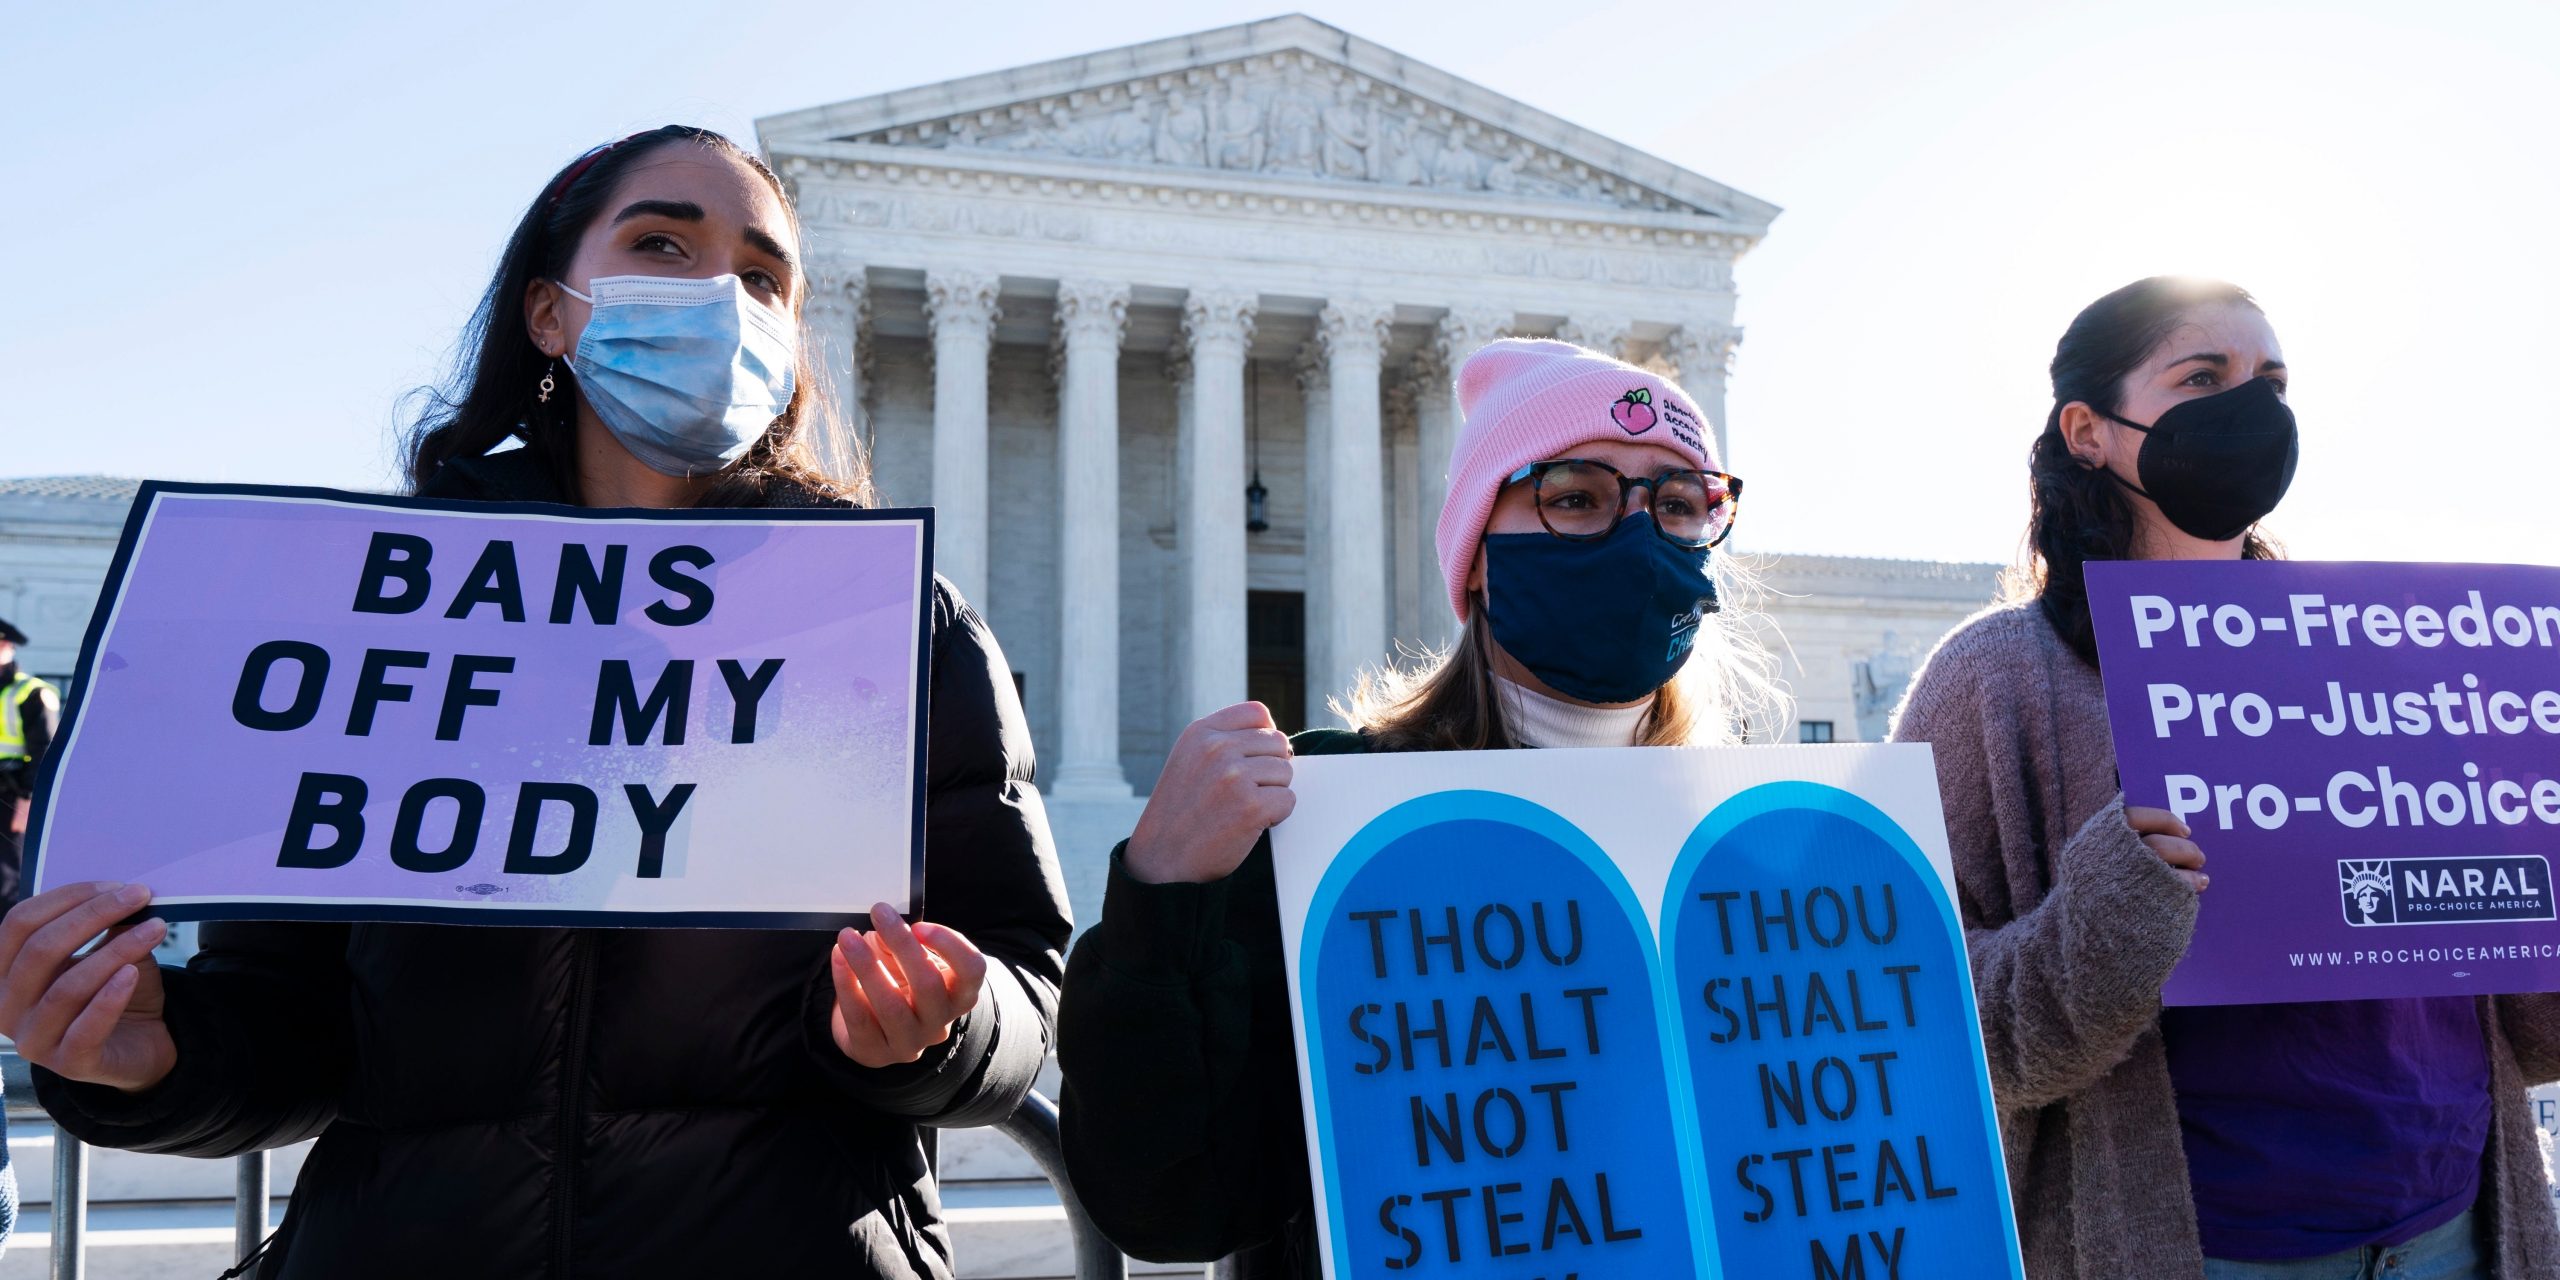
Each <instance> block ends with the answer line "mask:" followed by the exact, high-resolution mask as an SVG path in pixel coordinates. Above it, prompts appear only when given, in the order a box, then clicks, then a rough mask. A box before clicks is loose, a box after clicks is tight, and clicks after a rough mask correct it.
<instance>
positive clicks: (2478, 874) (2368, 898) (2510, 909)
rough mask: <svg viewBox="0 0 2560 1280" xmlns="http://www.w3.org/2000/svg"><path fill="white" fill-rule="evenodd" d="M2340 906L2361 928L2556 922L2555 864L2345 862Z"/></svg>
mask: <svg viewBox="0 0 2560 1280" xmlns="http://www.w3.org/2000/svg"><path fill="white" fill-rule="evenodd" d="M2338 900H2339V906H2340V908H2341V909H2342V910H2343V911H2344V912H2345V914H2346V917H2347V923H2348V924H2351V925H2355V926H2358V927H2359V928H2361V927H2363V926H2366V925H2386V924H2494V923H2497V922H2499V921H2505V920H2549V919H2552V918H2554V917H2553V914H2552V900H2551V864H2550V863H2549V862H2548V861H2546V860H2545V859H2542V858H2539V857H2534V856H2518V857H2495V858H2375V859H2371V860H2367V861H2350V860H2341V861H2340V862H2339V863H2338Z"/></svg>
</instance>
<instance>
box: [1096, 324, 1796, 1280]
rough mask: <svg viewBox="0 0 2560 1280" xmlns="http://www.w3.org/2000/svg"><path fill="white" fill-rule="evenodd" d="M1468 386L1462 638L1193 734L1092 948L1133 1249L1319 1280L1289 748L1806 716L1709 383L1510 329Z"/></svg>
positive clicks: (1472, 740) (1737, 731) (1100, 1050)
mask: <svg viewBox="0 0 2560 1280" xmlns="http://www.w3.org/2000/svg"><path fill="white" fill-rule="evenodd" d="M1458 402H1459V406H1460V408H1461V409H1462V410H1463V412H1464V415H1465V417H1464V421H1463V423H1462V424H1461V426H1460V428H1459V432H1458V438H1457V441H1456V447H1455V448H1454V450H1453V451H1452V454H1451V457H1450V458H1449V463H1448V465H1449V488H1448V499H1447V502H1446V505H1445V508H1444V511H1443V513H1442V515H1441V517H1440V524H1439V529H1438V539H1437V541H1438V548H1439V553H1440V566H1441V571H1442V574H1443V576H1444V577H1445V579H1446V582H1447V585H1448V597H1447V598H1448V601H1449V606H1450V608H1451V609H1452V610H1453V611H1455V613H1456V614H1457V617H1458V619H1459V621H1460V623H1461V626H1460V628H1459V634H1458V639H1457V640H1456V642H1455V643H1454V644H1453V645H1452V646H1451V647H1450V649H1449V651H1448V652H1447V653H1445V654H1443V655H1440V656H1438V657H1437V658H1436V659H1434V660H1433V661H1431V662H1430V663H1428V664H1427V665H1426V666H1425V667H1424V668H1423V669H1421V670H1419V671H1411V672H1400V673H1392V674H1381V675H1374V676H1372V677H1370V678H1369V679H1368V680H1367V681H1365V682H1364V683H1363V684H1362V686H1361V687H1360V688H1358V689H1356V690H1353V691H1352V692H1351V696H1350V698H1349V699H1348V705H1347V706H1345V707H1343V708H1341V709H1342V711H1343V713H1344V716H1345V718H1346V719H1347V720H1348V721H1349V722H1350V723H1351V724H1352V725H1353V726H1354V727H1352V728H1350V729H1317V730H1311V731H1308V732H1305V733H1300V734H1298V735H1296V736H1295V737H1287V736H1284V735H1283V734H1282V733H1281V732H1280V730H1279V728H1278V726H1276V725H1274V724H1273V722H1272V718H1271V713H1270V712H1269V711H1268V710H1267V709H1266V708H1264V707H1263V706H1262V705H1260V704H1259V703H1245V704H1242V705H1240V706H1234V707H1229V708H1227V709H1225V710H1223V711H1218V712H1215V713H1212V714H1211V715H1209V716H1206V717H1204V718H1202V719H1201V720H1199V721H1197V722H1195V723H1194V724H1192V725H1191V726H1190V728H1188V729H1187V730H1185V731H1184V732H1183V734H1182V736H1181V738H1180V739H1179V740H1178V741H1177V742H1176V743H1175V744H1174V747H1173V751H1172V753H1171V755H1170V756H1169V758H1168V759H1167V760H1166V761H1165V766H1164V772H1163V774H1162V775H1161V776H1160V777H1159V778H1157V780H1156V786H1155V790H1154V791H1153V793H1151V794H1150V795H1149V796H1148V799H1147V806H1146V811H1145V813H1144V815H1143V816H1141V817H1140V819H1139V821H1138V828H1137V831H1136V833H1135V834H1133V835H1131V836H1130V837H1129V839H1128V841H1127V842H1126V843H1124V844H1122V845H1121V846H1120V848H1118V849H1117V850H1114V851H1113V853H1112V856H1111V867H1110V872H1109V876H1110V878H1109V887H1108V888H1107V889H1106V891H1105V898H1104V901H1103V910H1102V920H1101V922H1100V923H1099V924H1097V925H1095V926H1094V928H1093V930H1092V931H1091V932H1089V933H1087V934H1086V935H1085V936H1084V939H1083V941H1081V942H1079V943H1078V944H1077V946H1076V951H1075V955H1074V957H1073V958H1072V960H1071V962H1070V963H1069V965H1068V977H1067V987H1068V993H1069V994H1068V998H1067V1002H1066V1005H1065V1007H1064V1010H1063V1012H1062V1015H1061V1016H1062V1021H1061V1023H1060V1025H1059V1045H1058V1055H1059V1065H1060V1067H1061V1068H1062V1071H1063V1074H1064V1078H1065V1089H1066V1095H1065V1100H1064V1103H1063V1105H1062V1108H1061V1118H1062V1123H1063V1124H1064V1126H1065V1130H1066V1135H1065V1136H1066V1151H1067V1163H1068V1167H1069V1170H1070V1172H1071V1173H1072V1174H1073V1176H1074V1181H1075V1186H1076V1190H1077V1192H1078V1194H1079V1195H1080V1196H1081V1197H1082V1198H1083V1201H1084V1204H1085V1206H1086V1208H1087V1209H1089V1210H1090V1211H1091V1212H1092V1213H1093V1215H1094V1217H1095V1219H1096V1220H1097V1221H1098V1222H1099V1223H1100V1224H1101V1226H1102V1228H1103V1230H1104V1231H1105V1232H1106V1233H1107V1234H1109V1235H1110V1237H1111V1238H1112V1240H1113V1241H1114V1242H1115V1243H1117V1244H1119V1245H1120V1247H1121V1248H1123V1249H1125V1250H1127V1251H1128V1252H1130V1253H1132V1254H1136V1255H1138V1256H1140V1257H1144V1258H1150V1259H1160V1260H1165V1261H1197V1260H1206V1259H1212V1258H1218V1257H1223V1256H1225V1255H1227V1254H1230V1253H1235V1252H1238V1251H1245V1250H1250V1251H1251V1253H1250V1256H1249V1258H1248V1260H1247V1261H1246V1262H1245V1263H1244V1274H1245V1275H1246V1276H1249V1277H1256V1278H1257V1280H1258V1278H1260V1277H1266V1276H1271V1277H1288V1278H1293V1280H1294V1278H1300V1277H1304V1278H1307V1280H1312V1278H1313V1277H1315V1276H1317V1275H1319V1274H1321V1269H1320V1267H1319V1265H1318V1260H1317V1256H1316V1251H1315V1247H1314V1239H1315V1237H1314V1221H1313V1218H1312V1217H1311V1215H1310V1207H1311V1199H1312V1194H1311V1190H1310V1186H1309V1182H1308V1178H1307V1157H1306V1146H1305V1143H1306V1138H1305V1133H1304V1130H1303V1128H1302V1126H1301V1121H1300V1118H1299V1110H1298V1105H1299V1104H1298V1083H1297V1072H1296V1054H1295V1050H1294V1048H1293V1046H1292V1041H1291V1035H1290V1028H1289V1013H1288V1006H1289V999H1288V993H1287V991H1286V987H1285V977H1284V975H1283V971H1282V963H1281V953H1280V927H1279V917H1278V914H1277V906H1276V902H1275V898H1274V893H1273V887H1272V876H1271V853H1270V843H1269V841H1268V840H1267V839H1265V838H1264V832H1265V831H1266V830H1267V829H1268V828H1270V827H1271V826H1273V825H1274V824H1276V823H1278V822H1279V821H1280V820H1281V819H1283V818H1286V817H1287V816H1289V812H1290V809H1291V807H1292V805H1293V803H1294V798H1293V796H1292V794H1291V792H1290V790H1289V779H1290V760H1291V758H1292V757H1294V756H1297V755H1352V754H1361V753H1366V752H1372V751H1446V750H1485V749H1501V748H1535V747H1628V746H1676V745H1688V744H1713V743H1730V742H1735V741H1738V740H1740V738H1741V736H1742V734H1743V731H1744V729H1745V728H1746V727H1747V726H1751V725H1770V724H1778V723H1783V722H1785V720H1786V719H1787V718H1788V717H1787V715H1786V713H1785V709H1784V701H1785V700H1784V699H1783V698H1782V697H1781V696H1780V695H1779V694H1778V692H1777V691H1776V689H1775V688H1774V687H1773V686H1772V685H1771V683H1770V681H1769V678H1768V674H1767V671H1768V668H1767V665H1766V662H1767V659H1766V657H1765V655H1763V654H1762V653H1761V652H1760V651H1759V650H1757V649H1756V648H1754V647H1752V646H1750V645H1748V644H1747V643H1743V642H1740V641H1738V639H1737V637H1736V635H1735V630H1736V621H1737V619H1736V617H1735V612H1734V610H1733V608H1732V597H1733V595H1734V592H1733V591H1732V590H1730V587H1731V585H1732V583H1733V580H1734V575H1733V572H1732V569H1731V567H1730V564H1729V562H1728V561H1727V560H1726V559H1724V558H1723V556H1722V553H1721V552H1720V551H1719V550H1718V548H1720V547H1722V546H1723V545H1724V541H1725V538H1726V537H1727V536H1728V535H1729V534H1731V533H1732V531H1733V522H1734V517H1735V514H1736V512H1737V510H1738V507H1739V502H1740V498H1741V493H1742V482H1741V481H1740V480H1737V479H1735V478H1734V477H1732V476H1731V475H1728V474H1726V473H1725V472H1724V470H1723V468H1722V466H1721V465H1720V464H1719V463H1718V461H1717V459H1716V457H1715V452H1714V448H1715V437H1714V433H1713V431H1712V430H1711V429H1710V428H1709V427H1708V425H1707V423H1706V420H1705V419H1704V418H1703V417H1702V416H1701V415H1700V414H1699V412H1698V409H1697V406H1696V404H1695V403H1694V402H1692V401H1691V400H1690V399H1689V397H1688V396H1687V395H1686V394H1685V393H1683V392H1682V391H1681V390H1680V389H1679V388H1678V387H1677V386H1674V385H1673V384H1672V383H1670V382H1669V381H1668V380H1666V379H1664V378H1662V377H1660V376H1658V375H1656V374H1653V373H1651V372H1648V371H1646V370H1643V369H1639V368H1636V367H1634V366H1632V365H1628V364H1625V363H1623V362H1620V361H1617V360H1613V359H1610V358H1609V357H1607V356H1604V355H1601V354H1599V353H1598V352H1594V351H1587V350H1584V349H1582V348H1580V347H1576V346H1573V345H1570V344H1568V343H1563V342H1550V341H1538V340H1522V339H1506V340H1504V341H1500V342H1496V343H1493V344H1491V345H1490V346H1487V347H1486V348H1485V349H1483V350H1482V351H1479V352H1477V353H1476V354H1475V355H1474V356H1473V357H1471V358H1470V359H1469V360H1468V361H1467V363H1466V366H1465V367H1464V368H1463V369H1461V370H1460V371H1459V373H1458ZM1381 656H1383V655H1381Z"/></svg>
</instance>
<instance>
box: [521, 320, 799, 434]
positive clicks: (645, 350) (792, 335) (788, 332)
mask: <svg viewBox="0 0 2560 1280" xmlns="http://www.w3.org/2000/svg"><path fill="white" fill-rule="evenodd" d="M560 287H561V288H562V289H564V290H567V292H568V294H569V296H571V297H573V298H576V299H578V300H580V301H582V302H585V303H587V304H588V305H589V306H592V307H593V308H595V311H594V314H593V315H592V316H591V317H590V318H589V319H588V320H587V331H586V333H585V334H583V335H581V336H580V337H579V339H578V349H577V351H576V352H574V353H572V354H571V355H570V357H569V368H570V370H571V372H574V373H575V374H577V375H578V390H579V392H580V394H582V395H584V396H585V397H586V398H587V403H588V405H590V406H591V407H593V408H594V409H595V411H596V417H598V418H600V419H602V420H603V422H604V425H605V427H606V428H607V429H608V430H610V431H612V432H613V437H614V439H616V440H619V441H621V442H622V447H623V448H625V449H629V450H630V451H631V456H633V457H635V458H638V459H639V460H640V461H642V462H644V463H647V464H648V465H649V467H650V468H651V469H652V470H655V471H660V472H664V473H665V474H667V475H671V476H699V475H707V474H709V473H711V472H714V471H717V470H719V469H720V468H722V467H724V466H727V465H728V464H730V463H732V462H735V461H737V460H738V458H739V456H740V455H742V454H744V453H745V452H746V451H747V450H748V449H749V448H751V447H753V446H754V444H755V442H756V441H757V440H758V439H759V438H761V437H762V436H763V435H764V433H765V430H766V428H768V427H771V426H772V425H773V420H774V419H775V418H777V417H780V416H781V415H782V411H783V410H784V409H785V408H787V407H788V406H789V405H790V404H791V391H792V372H791V371H792V366H793V364H794V363H795V362H796V361H797V359H798V357H799V345H800V344H799V335H798V333H797V332H796V331H795V329H794V327H793V325H792V322H791V319H790V317H788V316H786V315H784V314H782V313H781V312H778V311H775V310H774V309H773V308H771V307H768V306H766V305H765V304H764V303H762V302H760V301H758V300H757V299H756V298H755V297H754V296H753V295H751V294H749V293H748V292H747V288H746V285H745V283H744V282H742V281H740V280H739V279H738V278H737V277H736V276H712V277H710V278H709V279H703V280H689V279H684V278H682V277H673V276H599V277H597V278H596V279H594V280H592V281H589V282H588V285H587V287H588V288H590V289H593V290H594V291H595V292H594V293H593V295H589V294H584V293H580V292H578V291H577V290H575V289H571V288H569V286H568V285H566V284H563V285H561V286H560Z"/></svg>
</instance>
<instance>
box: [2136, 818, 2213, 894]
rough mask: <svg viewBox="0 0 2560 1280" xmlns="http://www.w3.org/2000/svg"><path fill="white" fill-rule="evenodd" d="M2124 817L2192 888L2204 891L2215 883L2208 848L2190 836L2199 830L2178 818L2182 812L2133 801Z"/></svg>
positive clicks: (2145, 841)
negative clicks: (2207, 868) (2206, 856)
mask: <svg viewBox="0 0 2560 1280" xmlns="http://www.w3.org/2000/svg"><path fill="white" fill-rule="evenodd" d="M2124 820H2125V821H2126V822H2127V823H2128V824H2130V825H2131V826H2132V827H2133V832H2134V834H2135V835H2138V836H2141V837H2142V843H2144V844H2146V845H2148V846H2150V848H2151V851H2152V852H2153V853H2156V854H2159V855H2160V860H2161V861H2162V862H2165V863H2168V864H2169V866H2170V869H2171V870H2174V871H2176V872H2177V873H2178V878H2179V879H2181V880H2184V881H2186V882H2187V887H2188V888H2190V889H2193V890H2195V891H2196V892H2198V893H2202V892H2204V891H2205V890H2206V889H2207V888H2208V887H2210V886H2211V885H2212V884H2213V877H2211V876H2208V875H2206V874H2205V873H2204V850H2202V849H2199V848H2197V847H2196V842H2195V841H2193V840H2190V839H2188V838H2187V837H2189V836H2191V835H2194V834H2195V833H2194V832H2192V831H2189V830H2188V829H2187V824H2185V823H2183V822H2180V821H2178V815H2176V814H2174V813H2171V812H2169V811H2168V810H2166V809H2152V808H2147V807H2145V806H2142V805H2131V804H2129V805H2126V806H2125V807H2124Z"/></svg>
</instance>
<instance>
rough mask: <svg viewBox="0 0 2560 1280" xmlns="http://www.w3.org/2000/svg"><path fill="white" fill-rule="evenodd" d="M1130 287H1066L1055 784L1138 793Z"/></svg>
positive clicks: (1074, 789)
mask: <svg viewBox="0 0 2560 1280" xmlns="http://www.w3.org/2000/svg"><path fill="white" fill-rule="evenodd" d="M1128 319H1129V287H1128V286H1127V285H1123V284H1111V283H1107V282H1104V281H1099V280H1062V281H1060V282H1059V283H1058V337H1059V346H1060V348H1061V350H1062V353H1063V365H1062V368H1061V370H1060V373H1059V378H1058V480H1059V486H1060V488H1059V502H1058V512H1059V520H1058V526H1059V528H1058V615H1059V616H1058V680H1059V688H1058V710H1059V717H1058V719H1059V750H1060V754H1061V755H1062V756H1063V757H1064V759H1063V760H1062V761H1061V762H1060V764H1059V767H1058V772H1057V774H1056V778H1057V781H1056V782H1055V783H1054V784H1052V787H1051V790H1053V791H1055V792H1056V793H1058V794H1059V795H1061V796H1068V797H1072V798H1079V799H1088V798H1089V799H1100V798H1106V797H1120V796H1127V795H1129V794H1130V790H1129V782H1128V779H1127V777H1126V776H1125V775H1124V774H1123V773H1122V772H1121V769H1120V338H1121V335H1122V332H1123V331H1124V330H1125V329H1126V328H1127V326H1128Z"/></svg>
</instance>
